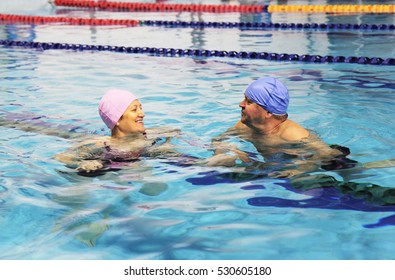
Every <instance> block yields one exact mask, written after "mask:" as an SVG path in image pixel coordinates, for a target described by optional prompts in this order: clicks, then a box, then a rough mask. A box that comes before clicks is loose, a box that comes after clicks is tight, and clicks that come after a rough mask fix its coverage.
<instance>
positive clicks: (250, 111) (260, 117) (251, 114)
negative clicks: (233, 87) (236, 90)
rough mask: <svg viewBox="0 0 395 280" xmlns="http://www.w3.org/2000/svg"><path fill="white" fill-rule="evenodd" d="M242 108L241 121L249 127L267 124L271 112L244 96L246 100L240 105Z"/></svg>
mask: <svg viewBox="0 0 395 280" xmlns="http://www.w3.org/2000/svg"><path fill="white" fill-rule="evenodd" d="M239 106H240V108H241V119H240V121H241V122H242V123H243V124H245V125H247V126H249V127H254V126H256V125H258V124H262V123H264V122H265V120H266V118H267V116H268V114H269V112H268V111H266V110H265V109H263V108H262V107H261V106H259V105H258V104H256V103H255V102H254V101H252V100H251V99H249V98H248V97H247V96H246V95H244V99H243V100H242V101H241V102H240V104H239Z"/></svg>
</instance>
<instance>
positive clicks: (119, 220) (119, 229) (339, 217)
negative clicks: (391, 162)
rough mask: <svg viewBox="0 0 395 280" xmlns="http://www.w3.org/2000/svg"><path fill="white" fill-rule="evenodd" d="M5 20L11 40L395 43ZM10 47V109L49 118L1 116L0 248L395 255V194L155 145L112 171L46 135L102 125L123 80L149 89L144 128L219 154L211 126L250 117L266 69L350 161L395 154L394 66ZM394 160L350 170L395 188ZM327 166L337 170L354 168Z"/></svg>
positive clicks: (380, 53) (359, 35) (354, 49)
mask: <svg viewBox="0 0 395 280" xmlns="http://www.w3.org/2000/svg"><path fill="white" fill-rule="evenodd" d="M8 2H11V1H8ZM203 2H204V3H214V4H221V3H222V2H220V1H203ZM380 2H382V1H380ZM389 2H390V1H388V3H389ZM12 3H13V4H11V3H9V4H8V5H7V4H4V3H1V4H0V8H1V10H2V12H3V13H5V11H6V12H7V13H19V14H29V15H47V16H56V15H57V16H68V17H97V18H133V19H138V20H152V19H166V20H185V21H216V22H222V21H229V22H247V21H256V22H286V23H292V22H294V23H298V22H302V23H306V22H309V23H351V24H355V23H358V24H361V23H368V24H371V23H376V24H379V23H382V24H394V18H393V15H392V14H349V15H324V14H303V13H299V14H298V13H292V14H286V13H273V14H268V13H262V14H259V15H258V14H238V13H223V14H212V13H195V14H192V13H177V12H169V13H126V12H116V11H91V10H86V9H77V8H73V9H70V8H65V7H58V8H57V9H55V8H54V7H51V6H50V5H48V4H47V3H46V1H42V0H34V1H12ZM27 3H29V4H27ZM178 3H182V1H178ZM229 3H232V4H236V3H239V2H233V1H231V2H229ZM240 3H244V1H243V2H242V1H240ZM248 3H250V2H248ZM251 3H252V2H251ZM251 3H250V4H251ZM298 3H303V1H299V2H298ZM322 3H325V2H324V1H322ZM369 3H373V2H369ZM0 30H1V31H0V39H1V40H5V39H7V40H19V41H37V42H58V43H73V44H95V45H114V46H131V47H137V46H138V47H144V46H146V47H155V48H182V49H188V48H195V49H209V50H227V51H230V50H234V51H256V52H261V51H265V52H276V53H296V54H315V55H322V56H323V55H333V56H337V55H342V56H358V57H363V56H366V57H385V58H393V57H395V49H394V48H393V46H394V44H395V36H394V31H391V30H384V31H382V30H369V31H361V30H336V31H323V30H275V29H268V30H240V29H236V28H224V29H215V28H205V29H192V28H181V27H179V28H178V27H175V28H165V27H157V26H138V27H124V26H76V25H73V26H69V25H62V24H56V23H55V24H43V25H36V26H34V25H29V24H3V25H1V26H0ZM0 60H1V65H0V69H1V71H0V81H1V82H0V88H1V92H2V93H1V94H2V101H1V108H0V110H1V111H0V112H1V115H0V116H2V117H7V118H11V119H12V118H15V119H19V120H23V121H21V122H24V123H29V122H30V123H32V124H38V125H41V126H43V127H44V129H43V131H42V132H39V131H38V132H25V131H21V130H18V129H14V128H10V127H3V126H0V130H1V147H0V157H1V162H0V172H1V175H0V209H1V211H0V213H1V214H0V215H1V216H0V224H1V228H2V231H1V232H0V259H206V260H207V259H393V258H394V256H393V248H394V245H395V244H394V241H393V229H394V228H393V226H394V225H395V208H394V207H393V206H379V205H374V204H369V203H367V202H365V201H364V200H358V199H353V198H351V197H349V196H347V195H342V194H341V193H339V192H336V191H333V192H332V190H331V189H330V188H329V191H326V190H325V189H319V191H317V192H316V193H314V194H311V193H309V194H308V193H300V192H297V191H295V190H292V189H290V188H288V187H287V184H286V183H287V181H286V180H284V179H275V178H268V177H259V176H253V175H257V174H256V173H254V174H252V175H251V174H246V173H243V171H240V170H239V169H237V168H236V169H235V168H225V167H221V168H220V167H216V168H213V167H202V166H199V167H198V166H180V165H176V164H169V162H167V161H166V160H165V159H153V158H146V159H142V160H141V161H137V162H134V163H132V164H130V165H128V166H126V167H125V168H123V169H121V170H118V171H112V172H107V173H105V174H104V175H102V176H96V177H85V176H79V175H77V174H75V173H74V172H72V171H71V170H68V169H67V168H66V167H64V166H63V165H62V164H61V163H59V162H57V161H56V160H54V159H53V158H52V157H53V156H54V155H56V154H57V153H60V152H63V151H64V150H66V149H67V148H69V147H70V146H72V145H73V143H75V141H77V140H76V139H64V138H61V137H57V136H50V135H46V134H45V133H44V132H45V131H47V129H48V127H49V128H51V127H52V128H59V129H63V130H73V131H76V132H81V133H83V134H103V135H104V134H106V130H105V127H104V125H103V124H102V122H101V120H100V118H99V117H98V114H97V104H98V102H99V100H100V98H101V96H102V94H103V93H104V92H105V90H106V89H107V88H110V87H114V86H116V87H120V88H126V89H129V90H131V91H133V92H135V93H136V94H137V95H138V96H139V97H140V100H141V102H142V103H143V105H144V110H145V113H146V117H145V124H146V126H147V127H161V126H170V127H174V128H178V129H181V130H182V133H183V136H182V137H181V138H180V139H179V140H177V141H178V142H177V145H179V149H180V150H181V151H183V152H185V153H187V154H189V155H192V156H197V157H201V158H205V157H208V156H210V155H211V151H209V150H208V149H207V145H209V144H210V141H211V139H212V138H213V137H216V136H218V135H219V134H220V133H222V132H224V131H225V130H226V129H227V128H228V127H230V126H232V125H233V124H234V123H235V122H236V121H237V120H238V119H239V116H240V111H239V108H238V104H239V102H240V101H241V99H242V95H243V90H244V89H245V88H246V86H247V85H248V84H249V83H250V82H251V81H252V80H254V79H256V78H259V77H261V76H264V75H271V76H274V77H277V78H279V79H281V80H282V81H283V82H284V83H285V84H286V85H287V86H288V88H289V90H290V93H291V104H290V108H289V114H290V118H291V119H292V120H294V121H297V122H299V123H301V124H302V125H303V126H305V127H307V128H310V129H312V130H314V131H315V132H317V133H318V134H319V135H320V136H321V138H322V139H323V140H324V141H325V142H327V143H329V144H338V145H342V146H346V147H349V148H350V150H351V156H350V158H351V159H353V160H356V161H358V162H362V163H365V162H371V161H377V160H385V159H390V158H395V149H394V147H395V141H394V139H395V132H394V131H395V124H394V122H393V121H392V118H393V116H394V114H393V112H394V111H395V104H394V102H393V94H394V89H395V83H394V74H395V68H394V67H393V66H384V65H360V64H348V63H329V64H328V63H302V62H281V61H270V60H248V59H239V58H229V57H224V58H218V57H216V58H202V57H199V58H196V57H159V56H149V55H146V54H129V53H115V52H95V51H72V50H46V51H42V50H37V49H30V48H18V47H4V46H0ZM41 122H43V123H45V125H46V126H44V124H43V123H41ZM234 141H235V143H236V144H237V145H238V146H239V147H240V148H241V149H243V150H246V151H250V152H252V153H254V152H255V150H254V148H253V146H252V145H251V144H250V143H248V142H243V141H237V140H234ZM394 171H395V169H394V168H393V167H389V168H372V169H367V170H365V171H362V172H358V173H355V174H352V173H351V174H347V176H348V179H349V180H351V181H353V182H360V183H370V184H377V185H380V186H384V187H388V188H394V187H395V186H394V183H393V182H394V179H395V176H394ZM317 173H319V174H325V175H330V176H333V177H334V178H337V179H338V180H343V178H342V176H341V175H344V174H340V172H337V171H324V170H322V171H320V172H317ZM315 174H316V173H315Z"/></svg>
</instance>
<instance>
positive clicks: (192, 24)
mask: <svg viewBox="0 0 395 280" xmlns="http://www.w3.org/2000/svg"><path fill="white" fill-rule="evenodd" d="M140 25H146V26H160V27H170V28H171V27H173V28H239V29H242V30H266V29H281V30H286V29H290V30H303V31H306V30H321V31H325V30H328V31H329V30H350V31H356V30H358V31H375V30H381V31H394V30H395V25H394V24H350V23H329V24H327V23H271V22H269V23H265V22H202V21H189V22H188V21H172V20H143V21H140Z"/></svg>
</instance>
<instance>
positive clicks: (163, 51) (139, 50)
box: [0, 40, 395, 66]
mask: <svg viewBox="0 0 395 280" xmlns="http://www.w3.org/2000/svg"><path fill="white" fill-rule="evenodd" d="M0 45H3V46H5V47H22V48H33V49H38V50H50V49H56V50H74V51H109V52H118V53H132V54H147V55H152V56H168V57H184V56H186V57H197V58H205V57H229V58H239V59H263V60H272V61H289V62H312V63H356V64H371V65H388V66H394V65H395V58H380V57H373V58H369V57H356V56H349V57H345V56H331V55H327V56H320V55H309V54H305V55H298V54H286V53H270V52H246V51H240V52H236V51H218V50H199V49H174V48H155V47H153V48H150V47H124V46H109V45H85V44H67V43H52V42H49V43H45V42H29V41H13V40H0Z"/></svg>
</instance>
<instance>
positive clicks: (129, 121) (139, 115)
mask: <svg viewBox="0 0 395 280" xmlns="http://www.w3.org/2000/svg"><path fill="white" fill-rule="evenodd" d="M144 116H145V115H144V112H143V107H142V105H141V103H140V102H139V101H138V100H137V99H136V100H134V101H133V102H132V103H130V105H129V106H128V108H126V110H125V112H124V113H123V115H122V117H121V118H120V119H119V120H118V122H117V128H118V131H119V133H120V134H121V136H126V135H129V134H131V133H144V132H145V127H144V122H143V119H144Z"/></svg>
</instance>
